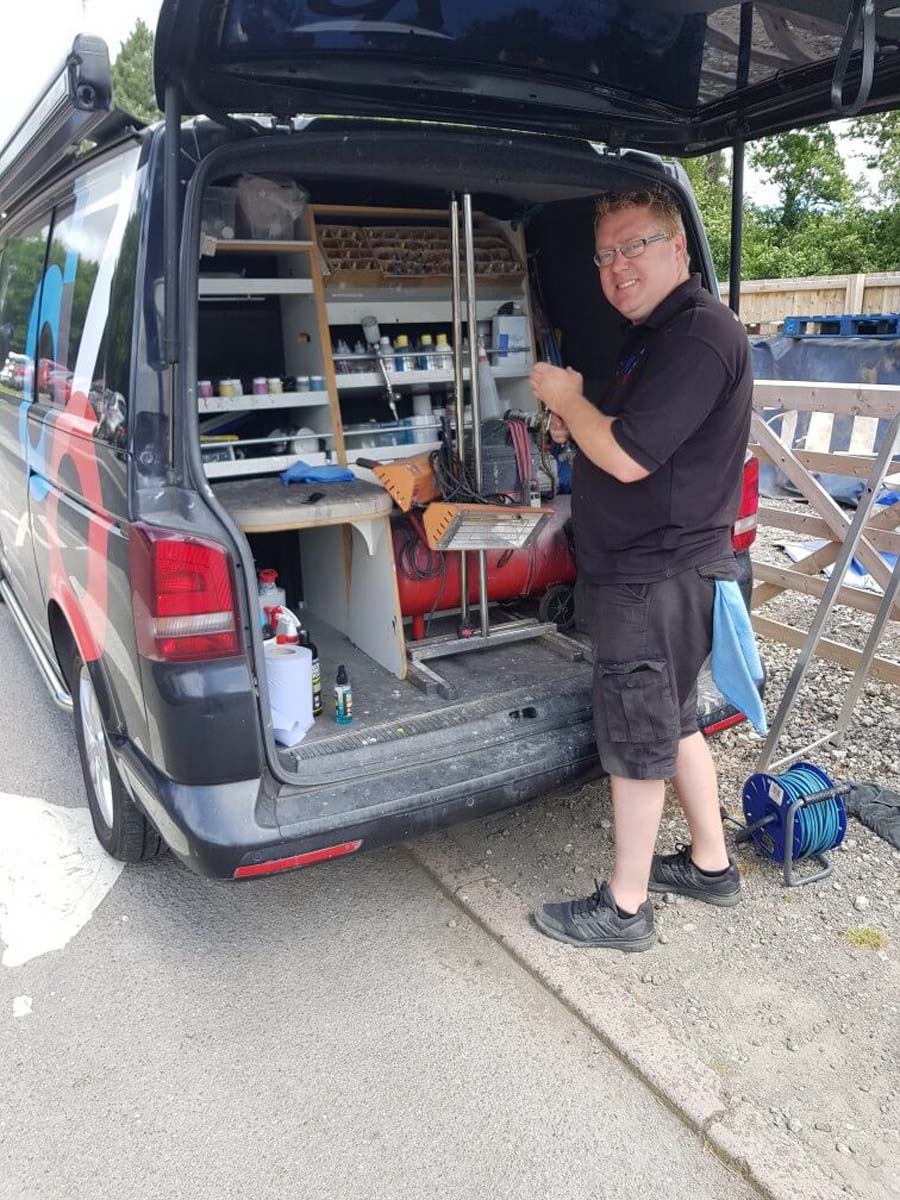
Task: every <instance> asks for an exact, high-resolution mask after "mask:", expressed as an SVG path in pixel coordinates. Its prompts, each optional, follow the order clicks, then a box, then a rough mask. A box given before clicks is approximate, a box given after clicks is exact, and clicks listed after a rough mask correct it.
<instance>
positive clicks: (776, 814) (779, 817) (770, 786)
mask: <svg viewBox="0 0 900 1200" xmlns="http://www.w3.org/2000/svg"><path fill="white" fill-rule="evenodd" d="M834 786H835V785H834V783H833V782H832V780H831V779H830V778H829V777H828V775H827V774H826V773H825V772H824V771H823V770H822V769H821V767H816V766H813V765H812V763H795V764H794V766H792V767H791V768H790V770H789V771H786V772H785V773H784V774H783V775H766V774H758V775H751V776H750V778H749V779H748V780H747V782H746V783H745V784H744V796H743V807H744V816H745V818H746V820H747V825H748V826H755V827H756V828H754V829H753V832H752V836H753V842H754V844H755V846H756V848H757V849H758V850H759V851H760V853H761V854H764V855H765V856H766V857H767V858H771V859H774V860H775V861H778V862H781V861H784V859H785V841H786V837H787V814H788V811H789V810H790V808H791V806H792V805H793V804H795V803H797V802H798V801H800V800H805V799H806V798H807V797H811V796H814V795H816V793H819V792H823V791H827V790H829V789H831V788H833V787H834ZM846 832H847V810H846V808H845V806H844V802H843V800H842V798H841V797H840V796H832V797H829V798H827V799H824V800H821V801H815V802H813V803H811V804H801V805H798V807H797V808H796V810H795V814H794V829H793V839H792V843H793V844H792V846H791V855H790V857H791V858H792V859H793V860H794V861H795V862H796V861H799V860H800V859H804V858H809V857H810V855H813V854H823V853H824V852H825V851H826V850H833V849H834V848H835V847H836V846H839V845H840V844H841V842H842V841H843V840H844V834H845V833H846Z"/></svg>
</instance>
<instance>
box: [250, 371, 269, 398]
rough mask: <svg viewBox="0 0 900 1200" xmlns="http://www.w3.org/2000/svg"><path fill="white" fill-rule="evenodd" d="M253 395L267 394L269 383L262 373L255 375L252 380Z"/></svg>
mask: <svg viewBox="0 0 900 1200" xmlns="http://www.w3.org/2000/svg"><path fill="white" fill-rule="evenodd" d="M252 387H253V395H254V396H267V395H268V394H269V384H268V381H267V380H266V377H265V376H264V375H257V376H256V377H255V378H254V380H253V384H252Z"/></svg>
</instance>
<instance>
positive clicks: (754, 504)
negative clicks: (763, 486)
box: [731, 454, 759, 554]
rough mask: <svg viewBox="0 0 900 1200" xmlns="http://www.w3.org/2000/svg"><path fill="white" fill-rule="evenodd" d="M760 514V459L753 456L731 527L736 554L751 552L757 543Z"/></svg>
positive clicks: (732, 543)
mask: <svg viewBox="0 0 900 1200" xmlns="http://www.w3.org/2000/svg"><path fill="white" fill-rule="evenodd" d="M758 512H759V459H757V458H754V457H753V455H752V454H751V455H750V457H749V458H748V459H747V461H746V462H745V463H744V483H743V487H742V488H741V505H740V508H739V509H738V514H737V519H736V520H735V522H734V525H733V526H732V527H731V545H732V547H733V549H734V552H735V554H738V553H740V552H741V551H742V550H749V549H750V547H751V546H752V545H753V543H754V542H755V541H756V520H757V514H758Z"/></svg>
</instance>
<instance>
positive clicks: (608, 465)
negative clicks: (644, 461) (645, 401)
mask: <svg viewBox="0 0 900 1200" xmlns="http://www.w3.org/2000/svg"><path fill="white" fill-rule="evenodd" d="M582 387H583V380H582V378H581V376H580V375H579V374H578V372H577V371H573V370H572V369H571V367H568V368H566V370H563V369H562V368H561V367H553V366H551V365H550V363H537V364H536V366H535V368H534V370H533V371H532V372H531V390H532V391H533V392H534V394H535V396H536V397H537V398H538V400H540V401H541V402H542V403H543V404H545V405H546V406H547V408H549V409H550V411H551V412H552V413H555V414H556V415H557V416H558V417H559V418H560V420H562V421H563V422H564V423H565V425H566V426H567V427H568V429H569V432H570V433H571V435H572V437H573V438H574V439H575V441H576V442H577V443H578V448H579V450H581V452H582V454H584V455H586V456H587V457H588V458H589V459H590V460H591V462H592V463H594V464H595V465H596V466H598V467H600V468H601V470H604V471H606V472H607V473H608V474H610V475H612V476H614V477H615V478H616V479H618V480H619V482H620V483H637V482H638V480H641V479H646V478H647V476H648V475H649V474H650V472H649V471H648V470H647V469H646V467H642V466H641V464H640V463H639V462H636V461H635V459H633V458H632V457H631V455H630V454H626V452H625V451H624V450H623V449H622V447H621V446H620V445H619V443H618V442H617V441H616V439H615V436H614V435H613V432H612V427H613V421H614V418H613V417H607V416H604V414H603V413H602V412H600V411H599V410H598V409H596V408H595V407H594V405H593V404H591V402H590V400H587V399H585V397H584V394H583V392H582Z"/></svg>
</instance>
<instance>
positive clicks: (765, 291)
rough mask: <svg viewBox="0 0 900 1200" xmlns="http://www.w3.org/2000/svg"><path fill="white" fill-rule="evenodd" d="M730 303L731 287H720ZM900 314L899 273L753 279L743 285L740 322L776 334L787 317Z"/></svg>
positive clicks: (723, 296) (722, 294)
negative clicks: (840, 314) (729, 288)
mask: <svg viewBox="0 0 900 1200" xmlns="http://www.w3.org/2000/svg"><path fill="white" fill-rule="evenodd" d="M719 292H720V294H721V297H722V299H723V300H724V301H725V302H726V303H727V302H728V284H727V283H723V284H721V285H720V287H719ZM883 312H900V271H888V272H881V273H880V274H877V275H811V276H808V277H807V278H804V279H751V280H747V281H746V282H745V283H742V284H741V321H742V322H743V323H744V325H747V326H749V327H755V326H759V329H758V330H756V332H759V333H770V334H771V333H775V332H776V331H777V327H778V325H779V324H780V322H781V321H783V320H784V318H785V317H803V316H818V315H819V314H822V315H824V316H834V315H836V314H837V313H883Z"/></svg>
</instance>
